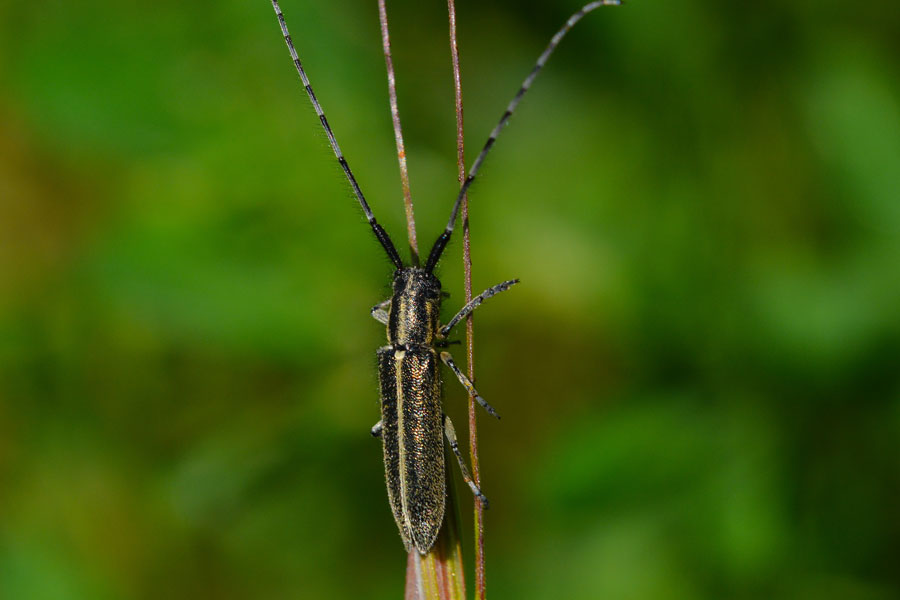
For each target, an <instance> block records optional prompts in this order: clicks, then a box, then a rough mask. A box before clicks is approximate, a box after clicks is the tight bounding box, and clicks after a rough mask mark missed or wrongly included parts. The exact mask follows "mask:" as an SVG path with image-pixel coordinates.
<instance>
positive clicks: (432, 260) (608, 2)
mask: <svg viewBox="0 0 900 600" xmlns="http://www.w3.org/2000/svg"><path fill="white" fill-rule="evenodd" d="M273 1H274V0H273ZM621 3H622V2H621V0H598V1H597V2H591V3H589V4H586V5H585V6H583V7H582V8H581V10H579V11H578V12H576V13H575V14H573V15H572V16H571V17H569V20H568V21H566V24H565V25H563V26H562V28H561V29H560V30H559V31H557V32H556V35H554V36H553V38H552V39H551V40H550V43H549V44H547V48H546V49H545V50H544V52H543V53H542V54H541V55H540V57H538V59H537V62H536V63H535V65H534V67H533V68H532V69H531V73H529V74H528V77H526V78H525V81H523V82H522V86H521V87H520V88H519V91H518V92H516V95H515V96H514V97H513V99H512V100H511V101H510V103H509V105H507V107H506V111H505V112H504V113H503V116H502V117H500V122H499V123H497V126H496V127H494V130H493V131H491V135H490V136H489V137H488V140H487V142H486V143H485V144H484V148H482V149H481V153H480V154H479V155H478V157H477V158H476V159H475V162H474V163H472V168H471V169H469V174H468V175H466V180H465V181H464V182H463V184H462V187H460V189H459V194H458V195H457V196H456V202H454V203H453V210H452V211H451V212H450V220H449V221H448V222H447V227H446V229H444V232H443V233H442V234H441V235H440V236H438V239H437V240H436V241H435V242H434V246H432V248H431V253H430V254H429V255H428V262H427V263H426V264H425V270H426V271H427V272H428V273H431V272H432V271H433V270H434V268H435V266H437V263H438V260H440V258H441V254H443V252H444V248H445V247H446V246H447V242H449V241H450V235H451V234H452V233H453V226H454V224H455V223H456V216H457V214H458V213H459V205H460V203H461V202H462V199H463V197H464V196H465V195H466V192H467V191H468V190H469V186H470V185H472V182H473V181H475V177H476V176H477V175H478V170H479V169H480V168H481V164H482V163H483V162H484V159H485V157H486V156H487V155H488V152H490V151H491V148H493V147H494V142H496V141H497V136H499V135H500V132H501V131H502V130H503V128H504V127H506V124H507V123H508V122H509V118H510V117H511V116H512V114H513V112H514V111H515V110H516V107H517V106H518V105H519V102H521V101H522V97H523V96H524V95H525V92H527V91H528V89H529V88H530V87H531V84H532V83H533V82H534V78H535V77H537V75H538V73H540V72H541V69H543V68H544V65H545V64H546V63H547V59H548V58H550V55H551V54H553V51H554V50H556V47H557V46H558V45H559V43H560V41H562V39H563V37H565V35H566V34H567V33H569V30H570V29H572V27H574V26H575V24H576V23H577V22H578V21H580V20H581V19H582V17H584V15H586V14H588V13H589V12H591V11H593V10H595V9H597V8H600V7H601V6H618V5H620V4H621Z"/></svg>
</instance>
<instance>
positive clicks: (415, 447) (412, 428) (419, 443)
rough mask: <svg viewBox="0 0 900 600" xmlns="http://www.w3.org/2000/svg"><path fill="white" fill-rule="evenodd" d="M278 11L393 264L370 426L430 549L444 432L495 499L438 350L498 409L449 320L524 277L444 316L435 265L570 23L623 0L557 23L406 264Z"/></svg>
mask: <svg viewBox="0 0 900 600" xmlns="http://www.w3.org/2000/svg"><path fill="white" fill-rule="evenodd" d="M271 2H272V7H273V8H274V9H275V14H276V16H277V17H278V24H279V25H280V27H281V33H282V35H283V36H284V41H285V43H286V44H287V47H288V50H289V51H290V54H291V58H292V59H293V61H294V67H295V68H296V69H297V73H298V74H299V75H300V80H301V81H302V82H303V86H304V88H305V89H306V93H307V95H308V96H309V99H310V101H311V102H312V105H313V108H314V109H315V111H316V114H317V115H318V117H319V121H320V122H321V124H322V127H323V129H324V130H325V134H326V135H327V136H328V142H329V143H330V144H331V149H332V150H333V151H334V155H335V156H336V157H337V160H338V163H340V165H341V169H342V170H343V171H344V175H345V176H346V178H347V181H349V183H350V186H351V188H352V189H353V193H354V195H355V196H356V199H357V200H358V201H359V205H360V206H361V207H362V210H363V213H365V216H366V219H367V220H368V222H369V225H370V226H371V228H372V231H373V232H374V234H375V237H376V238H377V239H378V241H379V243H380V244H381V246H382V247H383V248H384V250H385V252H386V253H387V255H388V258H389V259H390V261H391V263H393V265H394V267H395V269H396V270H395V271H394V275H393V282H392V294H391V297H390V298H389V299H388V300H385V301H384V302H382V303H381V304H378V305H376V306H375V307H373V308H372V311H371V313H372V316H373V317H374V318H375V319H376V320H377V321H379V322H380V323H382V324H384V325H385V326H386V327H387V338H388V344H387V345H386V346H383V347H381V348H379V349H378V351H377V357H378V380H379V385H380V388H381V420H380V421H378V423H376V424H375V426H374V427H373V428H372V435H373V436H375V437H380V438H381V439H382V443H383V446H384V468H385V477H386V480H387V489H388V499H389V501H390V504H391V509H392V511H393V513H394V519H395V520H396V521H397V526H398V528H399V529H400V537H401V538H403V544H404V545H405V546H406V549H407V551H410V550H411V549H412V548H415V549H416V550H418V552H419V553H421V554H426V553H427V552H428V551H429V550H430V549H431V546H432V545H433V544H434V541H435V539H436V538H437V534H438V532H439V531H440V528H441V523H442V522H443V518H444V500H445V494H446V487H445V481H444V444H443V439H442V437H443V436H446V438H447V441H448V443H449V444H450V449H451V450H452V452H453V454H454V455H455V456H456V458H457V460H458V462H459V467H460V470H461V471H462V475H463V478H464V479H465V481H466V483H467V484H468V485H469V487H470V488H471V490H472V493H473V494H475V496H477V497H480V498H481V499H482V501H483V502H484V503H485V505H486V504H487V499H486V498H485V497H484V494H482V493H481V490H480V489H479V488H478V486H476V485H475V482H474V481H473V480H472V478H471V476H470V475H469V472H468V469H467V468H466V465H465V461H464V460H463V457H462V455H461V454H460V452H459V447H458V443H457V441H456V433H455V431H454V428H453V423H451V422H450V419H449V418H448V417H447V416H446V415H445V414H444V413H443V410H442V408H441V374H440V365H439V363H438V360H439V359H440V361H441V362H443V363H444V364H446V365H447V366H448V367H449V368H450V370H452V371H453V373H454V375H456V377H457V379H459V381H460V383H462V385H463V386H464V387H465V388H466V390H467V391H468V392H469V394H470V395H471V396H473V397H474V398H475V400H476V401H477V402H478V403H479V404H480V405H481V406H482V407H484V408H485V410H487V411H488V413H490V414H491V415H493V416H495V417H497V418H499V417H498V416H497V413H496V411H495V410H494V409H493V408H492V407H491V405H490V404H488V403H487V402H486V401H485V400H484V399H483V398H482V397H481V396H480V395H479V394H478V392H477V391H476V390H475V388H474V386H473V385H472V382H471V381H469V379H468V378H467V377H466V376H465V375H464V374H463V372H462V371H460V369H459V367H457V366H456V364H455V363H454V362H453V358H452V357H451V356H450V353H449V352H447V351H446V350H439V349H440V348H446V346H447V343H448V342H447V335H448V334H449V332H450V330H451V329H453V327H454V326H455V325H456V324H457V323H459V322H460V321H461V320H462V319H464V318H466V317H467V316H468V315H469V314H470V313H471V312H472V311H474V310H475V309H476V308H477V307H478V306H479V305H481V303H482V302H483V301H484V300H485V299H487V298H490V297H491V296H493V295H495V294H498V293H500V292H502V291H505V290H507V289H509V288H510V287H511V286H513V285H515V284H516V283H518V279H512V280H510V281H505V282H503V283H500V284H498V285H495V286H494V287H492V288H489V289H488V290H486V291H484V292H482V293H481V294H479V295H478V296H476V297H474V298H473V299H472V300H471V301H470V302H468V303H467V304H466V305H465V306H464V307H463V308H462V309H460V311H459V312H458V313H457V314H456V316H454V317H453V318H452V319H450V321H449V322H448V323H447V324H446V325H444V326H441V325H440V323H439V318H440V308H441V282H440V281H439V280H438V278H437V277H436V276H435V275H434V269H435V267H436V266H437V264H438V261H439V260H440V258H441V255H442V254H443V252H444V248H446V246H447V243H448V242H449V241H450V236H451V235H452V233H453V227H454V224H455V223H456V218H457V215H458V214H459V208H460V204H461V202H462V199H463V197H464V196H465V195H466V192H467V191H468V189H469V187H470V186H471V185H472V182H473V181H474V180H475V177H476V175H477V174H478V170H479V169H480V168H481V165H482V163H483V162H484V159H485V157H486V156H487V154H488V153H489V152H490V150H491V148H492V147H493V146H494V142H495V141H496V140H497V136H498V135H499V134H500V131H502V129H503V128H504V127H505V126H506V124H507V123H508V121H509V118H510V117H511V116H512V114H513V112H514V111H515V109H516V107H517V106H518V104H519V102H520V101H521V100H522V97H523V96H524V95H525V93H526V92H527V91H528V89H529V88H530V87H531V84H532V82H533V81H534V79H535V77H537V74H538V73H539V72H540V71H541V69H542V68H543V67H544V64H545V63H546V62H547V59H548V58H549V57H550V55H551V54H552V53H553V51H554V50H555V49H556V47H557V46H558V45H559V42H560V41H561V40H562V38H563V37H564V36H565V35H566V33H568V32H569V30H570V29H571V28H572V27H573V26H574V25H575V23H577V22H578V21H580V20H581V18H582V17H584V16H585V15H586V14H587V13H589V12H591V11H593V10H595V9H597V8H600V7H601V6H613V5H619V4H620V3H621V1H620V0H599V1H597V2H591V3H589V4H586V5H585V6H584V7H582V8H581V9H580V10H579V11H577V12H576V13H574V14H573V15H572V16H571V17H569V19H568V20H567V21H566V23H565V24H564V25H563V26H562V28H561V29H560V30H559V31H557V32H556V34H555V35H554V36H553V38H552V39H551V40H550V43H549V44H548V45H547V47H546V48H545V50H544V52H543V53H542V54H541V55H540V57H538V60H537V62H536V63H535V65H534V67H533V68H532V70H531V72H530V73H529V74H528V77H526V78H525V81H524V82H523V83H522V85H521V86H520V87H519V90H518V91H517V92H516V94H515V96H513V99H512V100H511V101H510V103H509V104H508V105H507V107H506V110H505V111H504V113H503V116H502V117H501V118H500V121H499V122H498V123H497V125H496V126H495V127H494V129H493V131H491V134H490V136H489V137H488V140H487V142H486V143H485V144H484V147H483V148H482V150H481V152H480V153H479V154H478V157H477V158H476V159H475V162H474V163H472V167H471V168H470V169H469V172H468V174H467V175H466V179H465V181H464V182H463V184H462V186H461V187H460V190H459V193H458V194H457V196H456V201H455V202H454V203H453V209H452V210H451V211H450V219H449V221H447V226H446V227H445V228H444V231H443V233H441V235H440V236H438V238H437V240H436V241H435V243H434V245H433V246H432V248H431V251H430V252H429V254H428V260H427V261H426V263H425V266H424V267H419V266H406V265H404V264H403V261H402V260H401V259H400V255H399V254H398V252H397V249H396V248H395V247H394V243H393V242H392V241H391V238H390V236H389V235H388V234H387V232H386V231H385V230H384V228H383V227H382V226H381V225H379V224H378V222H377V221H376V220H375V215H374V214H373V213H372V209H371V208H369V204H368V202H366V199H365V196H363V193H362V190H361V189H360V187H359V184H358V183H357V182H356V178H355V177H354V176H353V172H352V171H351V170H350V165H349V164H347V160H346V159H345V158H344V154H343V153H342V152H341V148H340V146H339V145H338V143H337V139H336V138H335V136H334V133H333V132H332V130H331V126H330V125H329V124H328V120H327V119H326V118H325V113H324V112H323V111H322V107H321V105H320V104H319V101H318V99H317V98H316V95H315V93H314V92H313V89H312V86H311V85H310V83H309V78H308V77H307V75H306V71H305V70H304V69H303V66H302V64H301V63H300V58H299V57H298V55H297V50H296V49H295V48H294V42H293V41H292V40H291V35H290V33H289V32H288V28H287V25H286V24H285V21H284V14H283V13H282V11H281V7H280V6H279V5H278V0H271Z"/></svg>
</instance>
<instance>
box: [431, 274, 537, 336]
mask: <svg viewBox="0 0 900 600" xmlns="http://www.w3.org/2000/svg"><path fill="white" fill-rule="evenodd" d="M517 283H519V280H518V279H511V280H510V281H504V282H503V283H498V284H497V285H495V286H494V287H492V288H488V289H486V290H484V291H483V292H481V293H480V294H478V295H477V296H475V297H474V298H472V299H471V300H470V301H469V302H468V304H466V305H465V306H463V307H462V308H461V309H459V312H458V313H456V316H455V317H453V318H452V319H450V322H449V323H447V324H446V325H444V326H443V327H441V331H440V335H441V337H447V334H448V333H450V330H451V329H453V328H454V327H455V326H456V324H457V323H459V322H460V321H462V320H463V319H465V318H466V317H468V316H469V314H470V313H471V312H472V311H473V310H475V309H476V308H478V307H479V306H480V305H481V303H482V302H484V301H485V300H487V299H488V298H490V297H491V296H493V295H495V294H499V293H500V292H505V291H506V290H508V289H509V288H511V287H512V286H514V285H516V284H517Z"/></svg>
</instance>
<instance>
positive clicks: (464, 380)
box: [441, 352, 500, 419]
mask: <svg viewBox="0 0 900 600" xmlns="http://www.w3.org/2000/svg"><path fill="white" fill-rule="evenodd" d="M441 360H442V361H444V364H445V365H447V366H448V367H450V370H451V371H453V374H454V375H456V378H457V379H459V382H460V383H461V384H463V387H464V388H466V391H467V392H469V395H470V396H472V397H474V398H475V402H477V403H478V404H480V405H481V407H482V408H483V409H484V410H486V411H488V413H489V414H490V415H491V416H492V417H497V418H498V419H499V418H500V415H498V414H497V411H496V410H494V407H493V406H491V405H490V404H488V403H487V400H485V399H484V398H482V397H481V396H480V395H479V394H478V392H477V391H476V390H475V386H474V385H472V382H471V381H469V378H468V377H466V375H465V373H463V372H462V371H460V370H459V367H457V366H456V363H455V362H453V357H452V356H450V353H449V352H441Z"/></svg>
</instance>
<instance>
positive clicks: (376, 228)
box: [272, 0, 403, 269]
mask: <svg viewBox="0 0 900 600" xmlns="http://www.w3.org/2000/svg"><path fill="white" fill-rule="evenodd" d="M272 7H273V8H274V9H275V14H276V15H277V16H278V24H279V25H280V26H281V33H282V35H283V36H284V41H285V43H286V44H287V47H288V50H290V52H291V58H292V59H293V60H294V66H295V67H296V68H297V73H298V74H299V75H300V81H302V82H303V86H304V88H306V94H307V95H308V96H309V100H310V102H312V105H313V108H314V109H315V110H316V114H317V115H319V121H321V123H322V127H323V128H324V129H325V135H327V136H328V142H329V143H330V144H331V149H332V150H333V151H334V155H335V156H336V157H337V159H338V162H339V163H340V165H341V169H343V170H344V175H346V177H347V181H349V182H350V187H352V188H353V193H354V194H355V195H356V199H357V200H359V205H360V206H361V207H362V209H363V212H364V213H365V215H366V219H367V220H368V221H369V225H370V226H371V227H372V231H373V232H374V233H375V237H376V238H378V241H379V242H380V243H381V246H382V247H383V248H384V250H385V252H387V255H388V258H389V259H391V262H392V263H394V266H395V267H397V268H398V269H402V268H403V261H402V260H400V255H399V254H398V253H397V249H396V248H395V247H394V243H393V242H392V241H391V237H390V236H389V235H388V234H387V231H385V230H384V228H383V227H382V226H381V225H379V224H378V222H377V221H376V220H375V215H373V214H372V209H371V208H369V204H368V203H367V202H366V197H365V196H363V193H362V190H361V189H359V184H358V183H356V178H355V177H353V171H351V170H350V165H348V164H347V159H345V158H344V154H343V152H341V147H340V146H339V145H338V143H337V139H336V138H335V137H334V132H332V131H331V126H330V125H329V124H328V119H326V118H325V113H324V112H323V111H322V106H321V105H320V104H319V100H318V99H317V98H316V94H315V93H314V92H313V89H312V86H311V85H310V84H309V78H308V77H307V76H306V71H304V70H303V65H301V64H300V57H299V56H297V50H296V49H295V48H294V42H293V41H292V40H291V34H290V33H289V32H288V28H287V24H286V23H285V22H284V14H283V13H282V12H281V7H280V6H278V0H272Z"/></svg>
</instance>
